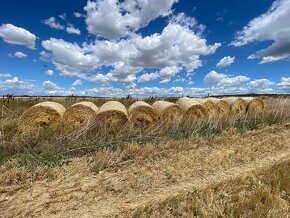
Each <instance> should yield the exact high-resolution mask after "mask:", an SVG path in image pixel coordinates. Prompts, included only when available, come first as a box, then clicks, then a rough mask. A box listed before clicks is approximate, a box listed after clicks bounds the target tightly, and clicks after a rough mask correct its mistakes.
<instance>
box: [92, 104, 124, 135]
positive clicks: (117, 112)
mask: <svg viewBox="0 0 290 218" xmlns="http://www.w3.org/2000/svg"><path fill="white" fill-rule="evenodd" d="M127 121H128V112H127V109H126V108H125V106H124V105H123V104H122V103H120V102H118V101H108V102H106V103H105V104H103V105H102V106H101V107H100V109H99V111H98V114H97V116H96V122H97V124H98V126H101V127H105V128H109V129H111V130H113V131H117V130H120V129H121V128H122V127H123V126H124V125H125V124H126V123H127Z"/></svg>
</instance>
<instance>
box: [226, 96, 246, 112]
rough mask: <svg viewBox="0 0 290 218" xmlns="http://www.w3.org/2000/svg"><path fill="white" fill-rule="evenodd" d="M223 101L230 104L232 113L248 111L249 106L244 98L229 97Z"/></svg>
mask: <svg viewBox="0 0 290 218" xmlns="http://www.w3.org/2000/svg"><path fill="white" fill-rule="evenodd" d="M222 100H224V101H226V102H228V103H229V105H230V112H231V113H245V112H246V111H247V104H246V102H245V101H244V100H243V99H242V98H239V97H228V98H223V99H222Z"/></svg>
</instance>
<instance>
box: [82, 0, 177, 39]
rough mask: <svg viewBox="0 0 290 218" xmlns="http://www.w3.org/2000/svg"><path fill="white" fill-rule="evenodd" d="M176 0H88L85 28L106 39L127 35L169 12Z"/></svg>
mask: <svg viewBox="0 0 290 218" xmlns="http://www.w3.org/2000/svg"><path fill="white" fill-rule="evenodd" d="M175 2H178V0H163V1H155V0H142V1H140V0H125V1H123V2H121V1H119V0H106V1H104V0H96V1H88V2H87V5H86V6H85V8H84V10H85V11H86V13H87V14H86V23H87V29H88V31H89V32H90V33H91V34H97V35H101V36H103V37H105V38H107V39H118V38H120V37H124V36H127V35H128V34H130V33H131V32H134V31H136V30H138V29H139V28H140V27H144V26H147V25H148V24H149V22H150V21H151V20H154V19H156V18H157V17H160V16H161V17H163V16H167V15H169V14H171V7H172V5H173V4H174V3H175Z"/></svg>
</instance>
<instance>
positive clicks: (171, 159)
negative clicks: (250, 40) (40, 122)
mask: <svg viewBox="0 0 290 218" xmlns="http://www.w3.org/2000/svg"><path fill="white" fill-rule="evenodd" d="M42 100H43V99H38V100H37V101H42ZM54 100H55V99H54ZM80 100H81V99H74V100H73V101H72V100H70V99H63V98H62V99H56V101H59V102H60V103H62V104H64V105H65V106H66V107H67V106H69V105H70V104H73V103H74V102H75V101H80ZM92 100H93V99H92ZM103 100H104V99H101V100H100V101H101V102H98V101H99V99H95V101H96V102H95V103H96V104H97V105H98V106H100V104H101V103H102V101H103ZM169 100H172V101H174V100H173V99H169ZM37 101H36V100H33V99H29V100H27V99H14V100H13V103H11V101H10V102H9V104H8V103H7V101H2V102H1V104H2V105H1V108H2V116H1V120H0V121H1V127H0V128H1V137H0V193H1V194H0V210H1V211H3V214H4V216H5V217H13V216H14V217H15V216H46V217H47V216H56V217H74V216H80V215H82V214H85V215H87V216H88V217H90V216H94V217H96V216H97V217H99V216H115V215H120V216H121V217H122V216H125V217H132V216H134V217H148V216H151V217H160V216H162V217H164V216H165V217H171V216H174V217H176V216H181V217H193V216H196V217H209V216H213V217H215V216H220V217H239V216H240V217H266V216H271V217H287V215H288V214H289V212H290V210H289V204H290V171H289V169H290V156H289V155H290V139H289V135H290V126H289V123H290V110H289V108H290V100H289V98H265V104H266V110H265V112H264V113H257V114H247V115H234V116H225V117H215V118H212V119H206V120H200V121H197V122H196V123H191V124H189V123H176V124H175V125H174V126H164V125H161V124H156V125H154V126H152V127H150V128H147V129H132V128H129V127H128V126H127V127H124V129H123V130H121V132H120V133H118V134H115V135H111V134H108V133H106V132H105V131H103V130H101V129H98V128H97V127H95V126H93V125H92V126H88V127H84V128H83V129H79V130H77V131H75V132H70V133H67V132H66V130H65V129H62V128H60V129H59V130H57V131H55V130H54V131H47V132H42V133H41V132H40V133H39V134H37V135H33V136H26V137H23V136H21V135H19V134H18V131H17V121H18V118H19V116H20V115H21V113H22V112H23V111H24V110H25V109H26V108H28V107H30V106H32V105H34V104H35V103H37ZM93 101H94V100H93ZM120 101H124V102H123V103H124V104H125V105H126V106H129V105H130V104H131V103H132V101H133V100H132V99H121V100H120ZM147 101H148V102H149V103H152V101H154V100H152V99H147ZM108 205H109V206H108ZM108 207H109V208H108Z"/></svg>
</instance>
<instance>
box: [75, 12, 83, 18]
mask: <svg viewBox="0 0 290 218" xmlns="http://www.w3.org/2000/svg"><path fill="white" fill-rule="evenodd" d="M74 16H75V17H76V18H80V17H86V15H84V14H81V13H80V12H74Z"/></svg>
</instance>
